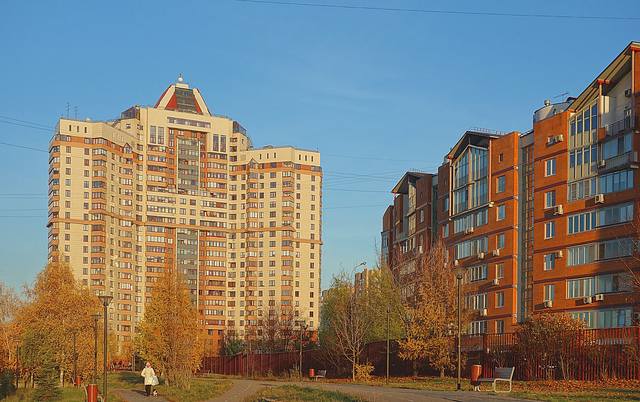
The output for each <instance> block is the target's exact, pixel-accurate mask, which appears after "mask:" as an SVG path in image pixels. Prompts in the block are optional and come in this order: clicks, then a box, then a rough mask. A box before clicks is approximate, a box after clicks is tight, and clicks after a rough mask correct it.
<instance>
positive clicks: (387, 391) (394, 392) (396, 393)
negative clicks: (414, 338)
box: [208, 380, 522, 402]
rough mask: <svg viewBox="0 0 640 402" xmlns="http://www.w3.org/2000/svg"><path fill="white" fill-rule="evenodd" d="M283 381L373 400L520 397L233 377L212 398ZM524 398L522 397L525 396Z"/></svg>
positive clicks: (463, 401)
mask: <svg viewBox="0 0 640 402" xmlns="http://www.w3.org/2000/svg"><path fill="white" fill-rule="evenodd" d="M281 385H298V386H302V387H312V388H319V389H323V390H327V391H338V392H343V393H345V394H348V395H353V396H358V397H361V398H364V399H366V400H367V401H370V402H382V401H398V402H440V401H449V402H451V401H460V402H477V401H512V402H513V401H518V399H514V398H509V397H506V396H501V395H496V394H491V393H487V392H470V391H461V392H455V391H453V392H445V391H424V390H417V389H405V388H391V387H379V386H371V385H358V384H333V383H325V382H311V381H305V382H284V381H258V380H233V387H232V388H231V389H230V390H229V391H227V392H226V393H225V394H223V395H221V396H219V397H217V398H215V399H212V400H210V401H208V402H232V401H233V402H235V401H243V400H245V399H246V398H248V397H250V396H252V395H253V394H255V393H256V392H258V391H260V390H261V389H263V388H266V387H277V386H281ZM521 401H522V400H521Z"/></svg>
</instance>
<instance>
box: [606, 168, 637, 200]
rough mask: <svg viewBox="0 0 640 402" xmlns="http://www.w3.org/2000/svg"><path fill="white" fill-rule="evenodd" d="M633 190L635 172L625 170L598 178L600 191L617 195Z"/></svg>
mask: <svg viewBox="0 0 640 402" xmlns="http://www.w3.org/2000/svg"><path fill="white" fill-rule="evenodd" d="M630 188H633V170H623V171H620V172H614V173H609V174H605V175H601V176H598V191H599V192H600V193H602V194H608V193H615V192H618V191H624V190H628V189H630Z"/></svg>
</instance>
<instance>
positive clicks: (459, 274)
mask: <svg viewBox="0 0 640 402" xmlns="http://www.w3.org/2000/svg"><path fill="white" fill-rule="evenodd" d="M463 277H464V269H463V268H458V269H457V270H456V282H457V285H458V286H457V287H458V303H457V304H458V383H457V386H456V389H457V390H458V391H460V390H461V389H462V385H461V374H462V359H461V355H462V353H461V349H462V346H461V343H460V337H461V336H462V331H461V328H460V326H461V325H462V319H461V315H462V306H461V305H460V302H461V299H460V296H461V288H462V278H463Z"/></svg>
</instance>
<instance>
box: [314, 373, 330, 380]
mask: <svg viewBox="0 0 640 402" xmlns="http://www.w3.org/2000/svg"><path fill="white" fill-rule="evenodd" d="M326 377H327V370H318V372H316V374H315V375H314V376H313V379H314V380H316V381H318V378H326Z"/></svg>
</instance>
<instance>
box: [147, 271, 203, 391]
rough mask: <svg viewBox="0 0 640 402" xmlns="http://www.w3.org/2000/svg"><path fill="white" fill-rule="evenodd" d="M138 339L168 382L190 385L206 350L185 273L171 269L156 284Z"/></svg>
mask: <svg viewBox="0 0 640 402" xmlns="http://www.w3.org/2000/svg"><path fill="white" fill-rule="evenodd" d="M151 296H152V297H151V302H150V303H149V304H148V305H147V306H146V309H145V314H144V319H143V320H142V322H141V324H140V333H139V335H138V337H137V338H136V344H137V348H138V350H139V352H140V355H141V356H142V357H143V358H144V359H146V360H148V361H150V362H151V363H152V364H153V365H154V366H155V367H156V368H157V369H158V370H159V372H160V373H162V375H163V376H164V378H165V381H166V382H167V383H168V384H171V385H175V386H177V387H179V388H189V386H190V380H191V377H192V375H193V374H194V373H195V371H196V370H197V369H198V368H199V367H200V363H201V359H202V355H203V352H204V339H203V333H202V331H203V329H202V328H201V326H200V324H199V322H198V312H197V310H196V308H195V306H194V305H193V304H192V302H191V297H190V294H189V291H188V289H187V287H186V285H185V282H184V278H183V277H182V275H180V274H179V273H176V272H167V273H166V274H165V275H164V276H163V277H162V278H161V279H160V280H159V281H158V282H157V284H156V286H155V287H154V289H153V292H152V294H151Z"/></svg>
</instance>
